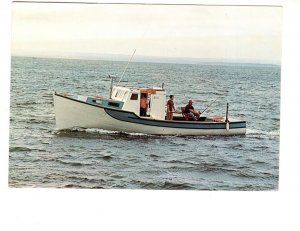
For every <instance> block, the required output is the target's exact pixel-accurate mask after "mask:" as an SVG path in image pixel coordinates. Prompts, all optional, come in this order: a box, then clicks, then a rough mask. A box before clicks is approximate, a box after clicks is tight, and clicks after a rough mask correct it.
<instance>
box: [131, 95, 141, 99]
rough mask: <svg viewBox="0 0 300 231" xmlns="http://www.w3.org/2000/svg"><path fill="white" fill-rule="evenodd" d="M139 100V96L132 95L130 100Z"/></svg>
mask: <svg viewBox="0 0 300 231" xmlns="http://www.w3.org/2000/svg"><path fill="white" fill-rule="evenodd" d="M138 98H139V95H138V94H131V97H130V100H137V99H138Z"/></svg>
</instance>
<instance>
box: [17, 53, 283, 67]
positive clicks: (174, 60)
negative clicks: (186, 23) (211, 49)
mask: <svg viewBox="0 0 300 231" xmlns="http://www.w3.org/2000/svg"><path fill="white" fill-rule="evenodd" d="M11 57H23V58H42V59H69V60H87V61H88V60H91V61H96V60H99V61H115V62H127V61H128V60H129V58H130V55H118V54H99V55H90V54H80V55H25V54H12V55H11ZM132 62H133V63H166V64H187V65H243V66H244V65H247V66H249V65H251V66H252V65H263V66H279V67H280V66H281V64H276V63H268V62H263V61H251V60H233V59H224V60H222V59H201V58H189V57H156V56H141V55H136V56H135V57H134V58H133V60H132Z"/></svg>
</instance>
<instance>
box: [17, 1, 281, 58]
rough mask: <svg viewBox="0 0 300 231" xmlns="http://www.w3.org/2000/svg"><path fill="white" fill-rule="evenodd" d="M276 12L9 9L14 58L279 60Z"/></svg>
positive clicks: (51, 6)
mask: <svg viewBox="0 0 300 231" xmlns="http://www.w3.org/2000/svg"><path fill="white" fill-rule="evenodd" d="M281 37H282V8H281V7H258V6H252V7H249V6H200V5H198V6H187V5H180V6H179V5H133V4H130V5H126V4H122V5H116V4H112V5H109V4H97V5H95V4H72V3H68V4H62V3H61V4H54V3H51V4H49V3H13V4H12V54H13V55H20V54H21V55H52V56H53V55H62V54H65V55H70V56H72V53H92V54H96V55H97V54H125V55H131V54H132V52H133V51H134V49H137V52H136V54H137V55H145V56H163V57H191V58H201V59H221V60H227V59H234V60H246V61H247V60H252V61H259V62H265V63H277V64H278V63H280V60H281Z"/></svg>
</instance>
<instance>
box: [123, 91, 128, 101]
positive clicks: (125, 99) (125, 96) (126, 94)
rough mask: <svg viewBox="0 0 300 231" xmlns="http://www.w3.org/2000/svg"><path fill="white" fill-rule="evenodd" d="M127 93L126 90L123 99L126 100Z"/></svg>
mask: <svg viewBox="0 0 300 231" xmlns="http://www.w3.org/2000/svg"><path fill="white" fill-rule="evenodd" d="M127 95H128V91H126V92H125V94H124V96H123V100H126V97H127Z"/></svg>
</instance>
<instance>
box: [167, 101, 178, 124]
mask: <svg viewBox="0 0 300 231" xmlns="http://www.w3.org/2000/svg"><path fill="white" fill-rule="evenodd" d="M173 109H174V111H173ZM175 111H176V109H175V106H174V95H170V99H169V100H168V102H167V118H166V119H167V120H172V119H173V113H174V112H175Z"/></svg>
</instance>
